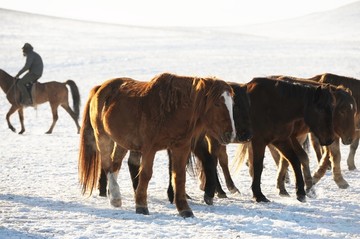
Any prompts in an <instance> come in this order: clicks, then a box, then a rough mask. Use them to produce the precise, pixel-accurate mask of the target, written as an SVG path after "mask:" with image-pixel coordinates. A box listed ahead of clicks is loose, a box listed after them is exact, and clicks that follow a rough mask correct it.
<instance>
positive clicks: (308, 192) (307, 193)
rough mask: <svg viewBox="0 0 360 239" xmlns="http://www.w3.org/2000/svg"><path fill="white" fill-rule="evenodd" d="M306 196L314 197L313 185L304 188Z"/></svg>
mask: <svg viewBox="0 0 360 239" xmlns="http://www.w3.org/2000/svg"><path fill="white" fill-rule="evenodd" d="M306 196H308V197H309V198H316V192H315V189H314V187H312V188H309V189H306Z"/></svg>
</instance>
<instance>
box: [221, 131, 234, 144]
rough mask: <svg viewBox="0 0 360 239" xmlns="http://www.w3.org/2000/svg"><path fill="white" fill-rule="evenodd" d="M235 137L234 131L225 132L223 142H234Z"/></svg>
mask: <svg viewBox="0 0 360 239" xmlns="http://www.w3.org/2000/svg"><path fill="white" fill-rule="evenodd" d="M234 139H235V133H233V132H225V133H224V134H223V136H222V137H221V141H222V142H221V144H229V143H232V142H233V141H234Z"/></svg>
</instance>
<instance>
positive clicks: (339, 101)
mask: <svg viewBox="0 0 360 239" xmlns="http://www.w3.org/2000/svg"><path fill="white" fill-rule="evenodd" d="M274 78H276V79H279V80H285V81H291V82H299V83H301V84H311V85H316V86H318V85H321V84H322V83H319V82H314V81H309V80H301V79H299V78H295V77H287V76H277V77H274ZM330 87H331V90H332V93H333V94H334V96H335V99H336V104H335V109H334V115H333V122H334V131H335V133H336V137H335V141H334V142H333V143H332V144H331V145H329V146H324V147H326V148H327V149H328V150H329V151H330V153H331V154H332V155H335V154H337V153H338V152H337V151H336V150H335V149H334V146H338V145H339V139H340V138H341V139H342V142H343V144H345V145H349V144H351V143H352V142H353V140H354V139H355V137H356V134H355V118H354V116H355V114H356V112H357V111H356V108H357V107H356V105H357V104H356V101H355V99H354V97H352V95H351V91H350V90H349V89H347V88H344V87H343V86H337V87H336V86H332V85H331V86H330ZM309 132H310V128H309V127H308V126H307V125H306V124H305V122H304V121H303V120H299V121H297V122H296V123H295V127H294V132H293V134H292V136H291V137H292V140H294V141H296V140H297V141H299V143H300V144H297V145H302V144H303V143H304V141H305V139H306V138H307V134H308V133H309ZM268 146H269V149H270V152H271V154H272V155H273V158H274V160H275V161H276V163H277V164H278V165H279V171H278V178H277V187H278V188H279V192H280V195H286V196H288V195H289V194H288V193H287V191H286V189H285V184H284V179H285V174H286V171H287V168H288V163H287V161H286V160H285V159H284V158H283V157H282V156H281V154H279V153H278V152H277V151H276V149H275V148H274V147H272V146H271V145H268ZM296 151H297V154H298V157H299V158H300V160H301V164H302V167H303V174H304V177H305V183H306V188H307V191H308V192H309V191H310V189H311V188H312V186H313V179H312V176H311V172H310V165H309V158H308V156H307V153H306V152H305V150H304V149H303V148H302V147H298V148H297V149H296ZM336 169H338V168H335V170H334V171H333V174H334V178H336V177H339V179H338V181H341V179H342V176H341V173H340V175H339V171H340V170H336Z"/></svg>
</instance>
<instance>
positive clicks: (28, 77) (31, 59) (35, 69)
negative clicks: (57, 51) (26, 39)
mask: <svg viewBox="0 0 360 239" xmlns="http://www.w3.org/2000/svg"><path fill="white" fill-rule="evenodd" d="M22 50H23V55H24V56H25V57H26V63H25V66H24V67H23V68H22V69H21V70H20V71H19V73H17V75H16V76H15V79H17V80H18V81H17V85H18V88H19V90H20V92H21V102H20V103H21V104H23V105H32V99H31V94H29V92H28V90H27V87H26V85H28V84H33V83H35V82H36V81H37V80H38V79H39V78H40V77H41V75H42V73H43V68H44V65H43V62H42V59H41V56H40V55H39V54H38V53H36V52H34V48H33V47H32V46H31V45H30V44H29V43H25V45H24V46H23V47H22ZM26 71H28V72H27V73H26V74H25V75H24V76H23V77H22V78H21V79H20V78H19V77H20V75H21V74H23V73H24V72H26Z"/></svg>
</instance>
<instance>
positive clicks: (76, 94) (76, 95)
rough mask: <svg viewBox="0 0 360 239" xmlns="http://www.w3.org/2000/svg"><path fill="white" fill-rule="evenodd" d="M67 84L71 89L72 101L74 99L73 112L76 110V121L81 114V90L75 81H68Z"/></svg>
mask: <svg viewBox="0 0 360 239" xmlns="http://www.w3.org/2000/svg"><path fill="white" fill-rule="evenodd" d="M65 83H66V84H67V85H68V86H69V87H70V90H71V95H72V99H73V110H74V113H75V116H76V119H79V114H80V92H79V88H78V87H77V85H76V83H75V81H73V80H67V81H66V82H65Z"/></svg>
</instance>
